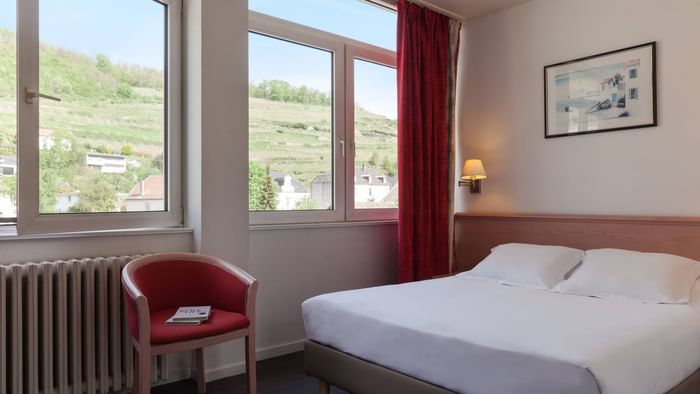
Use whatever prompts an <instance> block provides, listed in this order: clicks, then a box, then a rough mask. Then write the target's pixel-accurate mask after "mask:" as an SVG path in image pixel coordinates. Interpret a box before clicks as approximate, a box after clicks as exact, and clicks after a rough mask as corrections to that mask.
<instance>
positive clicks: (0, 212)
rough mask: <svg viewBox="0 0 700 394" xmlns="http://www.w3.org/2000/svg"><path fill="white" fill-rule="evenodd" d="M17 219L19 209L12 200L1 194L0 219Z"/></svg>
mask: <svg viewBox="0 0 700 394" xmlns="http://www.w3.org/2000/svg"><path fill="white" fill-rule="evenodd" d="M14 217H17V207H16V206H15V204H13V203H12V198H11V197H10V196H8V195H6V194H0V218H14Z"/></svg>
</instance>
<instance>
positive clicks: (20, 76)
mask: <svg viewBox="0 0 700 394" xmlns="http://www.w3.org/2000/svg"><path fill="white" fill-rule="evenodd" d="M153 1H156V2H157V3H160V4H162V5H163V6H164V7H166V39H165V43H164V45H165V54H166V55H165V56H166V60H167V63H166V65H165V74H166V81H165V94H166V100H165V101H166V103H167V104H166V105H165V141H164V152H163V158H164V176H165V178H166V179H167V190H166V191H165V192H166V201H165V207H166V210H164V211H158V212H108V213H71V214H66V213H51V214H42V213H40V211H39V151H40V147H39V143H38V141H39V102H38V100H34V102H33V103H32V104H28V103H25V102H24V95H23V92H24V88H25V87H27V88H29V89H31V90H34V91H38V89H39V39H40V38H39V0H22V1H18V2H17V167H18V171H17V172H18V174H17V222H16V226H17V234H20V235H24V234H46V233H63V232H79V231H97V230H113V229H127V228H159V227H179V226H182V218H183V207H182V198H181V190H182V189H181V188H182V166H181V161H182V160H180V158H181V156H182V154H181V151H180V147H181V120H180V114H181V108H182V97H181V34H182V27H181V17H182V0H153Z"/></svg>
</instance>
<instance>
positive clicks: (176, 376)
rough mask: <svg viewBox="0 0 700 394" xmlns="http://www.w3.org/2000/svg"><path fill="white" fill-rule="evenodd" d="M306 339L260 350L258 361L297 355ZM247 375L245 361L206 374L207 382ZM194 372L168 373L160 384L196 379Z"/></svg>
mask: <svg viewBox="0 0 700 394" xmlns="http://www.w3.org/2000/svg"><path fill="white" fill-rule="evenodd" d="M305 341H306V339H299V340H296V341H292V342H287V343H282V344H279V345H274V346H268V347H264V348H258V349H257V350H256V352H255V356H256V359H257V361H263V360H267V359H269V358H274V357H279V356H284V355H285V354H290V353H296V352H300V351H302V350H304V342H305ZM242 373H245V361H238V362H235V363H229V364H224V365H218V366H215V367H213V368H207V371H206V373H205V376H206V380H207V382H212V381H215V380H219V379H223V378H227V377H230V376H236V375H240V374H242ZM194 376H195V375H194V371H193V370H191V369H189V368H188V369H183V368H180V369H176V370H171V371H168V378H167V379H166V380H165V381H164V382H159V385H160V384H167V383H173V382H177V381H180V380H185V379H190V378H194Z"/></svg>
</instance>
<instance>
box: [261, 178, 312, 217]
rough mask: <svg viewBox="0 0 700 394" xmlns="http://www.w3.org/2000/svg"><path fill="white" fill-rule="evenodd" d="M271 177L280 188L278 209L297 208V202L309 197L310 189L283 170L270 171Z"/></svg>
mask: <svg viewBox="0 0 700 394" xmlns="http://www.w3.org/2000/svg"><path fill="white" fill-rule="evenodd" d="M270 178H272V180H273V181H275V183H277V185H278V186H279V188H280V191H279V192H278V193H277V207H276V209H277V210H282V211H288V210H293V209H296V206H297V203H298V202H300V201H301V200H303V199H304V198H306V197H309V193H308V190H307V189H306V186H304V184H303V183H301V182H299V181H298V180H296V179H294V178H292V177H291V175H289V174H284V173H281V172H274V171H273V172H270Z"/></svg>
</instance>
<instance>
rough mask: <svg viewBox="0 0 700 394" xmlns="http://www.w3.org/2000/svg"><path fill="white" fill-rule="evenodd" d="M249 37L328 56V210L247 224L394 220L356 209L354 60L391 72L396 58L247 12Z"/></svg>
mask: <svg viewBox="0 0 700 394" xmlns="http://www.w3.org/2000/svg"><path fill="white" fill-rule="evenodd" d="M248 29H249V31H250V32H251V33H257V34H261V35H264V36H268V37H272V38H276V39H280V40H282V41H288V42H291V43H295V44H299V45H304V46H308V47H312V48H318V49H321V50H325V51H328V52H331V53H332V56H333V70H332V72H333V92H332V95H333V104H332V106H333V109H332V113H333V119H332V124H333V136H332V141H333V148H332V149H333V152H332V153H333V169H332V175H333V176H332V177H333V190H332V194H333V199H334V202H333V209H328V210H309V211H250V214H249V222H250V224H251V225H270V224H305V223H324V222H344V221H371V220H395V219H398V209H355V208H354V203H355V201H354V200H355V198H354V182H353V179H354V171H355V170H354V162H355V157H354V139H355V138H354V135H355V128H354V89H355V87H354V79H353V77H352V72H353V70H354V65H353V61H354V59H355V58H359V59H362V60H367V61H370V62H372V63H378V64H382V65H387V66H390V67H394V68H395V67H396V53H395V52H393V51H390V50H387V49H384V48H380V47H377V46H374V45H371V44H367V43H364V42H360V41H356V40H353V39H350V38H347V37H343V36H339V35H336V34H333V33H329V32H326V31H322V30H318V29H315V28H312V27H309V26H304V25H300V24H297V23H294V22H290V21H287V20H284V19H279V18H276V17H273V16H269V15H265V14H261V13H258V12H255V11H249V18H248Z"/></svg>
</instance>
